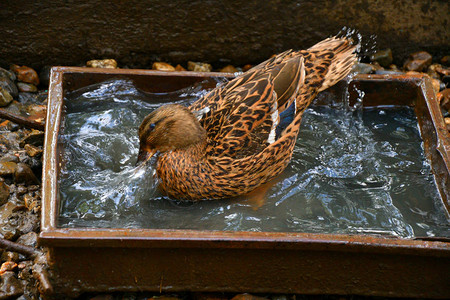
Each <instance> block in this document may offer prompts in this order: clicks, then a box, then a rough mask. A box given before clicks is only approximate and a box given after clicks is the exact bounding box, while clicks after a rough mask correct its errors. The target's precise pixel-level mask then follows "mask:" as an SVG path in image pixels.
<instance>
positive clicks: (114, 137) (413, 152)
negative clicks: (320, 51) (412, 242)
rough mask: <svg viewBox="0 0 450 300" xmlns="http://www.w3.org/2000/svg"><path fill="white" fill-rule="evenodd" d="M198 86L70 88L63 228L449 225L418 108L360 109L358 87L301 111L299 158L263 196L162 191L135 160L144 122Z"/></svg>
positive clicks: (187, 98) (390, 231)
mask: <svg viewBox="0 0 450 300" xmlns="http://www.w3.org/2000/svg"><path fill="white" fill-rule="evenodd" d="M203 93H205V91H202V90H201V88H199V87H198V86H196V87H192V88H189V89H185V90H182V91H178V92H174V93H169V94H146V93H142V92H140V91H138V90H137V89H136V88H135V87H134V86H133V84H132V83H131V82H129V81H116V82H106V83H103V84H100V85H96V86H92V87H89V88H86V89H83V90H81V91H76V92H74V93H73V94H72V95H68V99H67V116H66V119H65V121H64V131H63V132H64V135H63V136H62V138H61V142H62V144H63V150H64V151H63V162H64V165H63V168H62V172H61V173H62V175H61V187H60V190H61V213H60V220H59V221H60V226H62V227H80V226H81V227H121V228H127V227H134V228H159V229H198V230H235V231H278V232H317V233H364V234H382V235H389V236H398V237H405V238H411V237H415V236H449V235H450V234H449V232H448V220H447V219H446V217H445V213H444V209H443V205H442V202H441V200H440V198H439V195H438V192H437V188H436V186H435V183H434V179H433V176H432V174H431V170H430V166H429V165H428V163H427V161H426V159H425V157H424V153H423V149H422V146H421V139H420V135H419V132H418V128H417V121H416V119H415V116H414V112H413V111H412V110H411V109H409V108H402V109H395V110H394V109H392V110H391V109H389V110H388V109H378V110H362V109H361V101H362V99H363V97H364V93H363V92H360V93H359V95H360V98H361V99H359V101H357V102H356V104H355V106H354V107H351V108H348V107H347V106H346V105H342V106H341V107H340V108H327V107H311V108H309V109H308V110H307V111H306V112H305V114H304V117H303V121H302V127H301V130H300V135H299V139H298V141H297V145H296V148H295V151H294V154H293V158H292V161H291V163H290V164H289V165H288V167H287V168H286V170H285V172H283V173H282V174H281V175H280V176H279V177H277V178H276V179H275V180H273V181H272V182H271V183H270V184H268V185H266V187H265V188H266V191H265V193H264V195H263V197H259V198H258V197H254V198H252V197H247V196H242V197H239V198H236V199H226V200H220V201H202V202H197V203H186V202H178V201H174V200H170V199H168V198H166V197H164V196H163V195H161V194H159V193H158V191H157V189H156V185H157V181H155V178H154V176H153V175H154V169H153V167H152V165H151V164H149V165H146V166H141V167H138V168H136V167H134V163H135V161H136V157H137V152H138V146H139V141H138V137H137V128H138V126H139V124H140V122H141V121H142V119H143V118H144V117H145V116H146V115H147V114H148V113H149V112H151V111H152V110H153V109H155V108H156V107H158V106H159V105H161V104H162V102H164V103H173V102H178V103H182V104H186V105H187V104H189V103H190V102H192V101H194V100H195V99H197V98H198V97H200V96H201V95H202V94H203ZM344 102H345V101H344ZM262 199H263V200H264V201H261V200H262Z"/></svg>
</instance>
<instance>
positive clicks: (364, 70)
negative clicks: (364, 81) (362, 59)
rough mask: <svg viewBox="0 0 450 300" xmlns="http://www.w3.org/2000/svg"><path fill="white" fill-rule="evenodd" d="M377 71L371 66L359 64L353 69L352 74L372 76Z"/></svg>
mask: <svg viewBox="0 0 450 300" xmlns="http://www.w3.org/2000/svg"><path fill="white" fill-rule="evenodd" d="M374 71H375V68H374V67H373V66H372V65H371V64H365V63H357V64H355V65H354V66H353V68H352V71H351V72H352V73H358V74H371V73H373V72H374Z"/></svg>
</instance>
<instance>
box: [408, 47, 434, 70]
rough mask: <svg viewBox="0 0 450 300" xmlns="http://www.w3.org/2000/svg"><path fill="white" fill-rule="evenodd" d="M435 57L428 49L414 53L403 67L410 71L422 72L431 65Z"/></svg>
mask: <svg viewBox="0 0 450 300" xmlns="http://www.w3.org/2000/svg"><path fill="white" fill-rule="evenodd" d="M432 59H433V57H432V56H431V54H430V53H428V52H426V51H420V52H415V53H412V54H411V55H410V56H409V58H408V59H407V60H406V61H405V64H404V65H403V68H404V69H406V70H408V71H416V72H422V71H423V70H425V69H426V68H427V67H428V66H429V65H431V61H432Z"/></svg>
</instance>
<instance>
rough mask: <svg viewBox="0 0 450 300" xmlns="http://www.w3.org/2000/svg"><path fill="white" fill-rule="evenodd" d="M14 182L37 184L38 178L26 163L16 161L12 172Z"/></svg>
mask: <svg viewBox="0 0 450 300" xmlns="http://www.w3.org/2000/svg"><path fill="white" fill-rule="evenodd" d="M14 181H15V183H25V184H37V183H39V180H38V179H37V177H36V175H34V173H33V171H32V170H31V169H30V167H29V166H28V165H27V164H24V163H18V164H17V167H16V170H15V172H14Z"/></svg>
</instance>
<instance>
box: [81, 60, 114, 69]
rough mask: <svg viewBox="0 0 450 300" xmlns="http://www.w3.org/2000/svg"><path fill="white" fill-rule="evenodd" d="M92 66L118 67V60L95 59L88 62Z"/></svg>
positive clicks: (87, 64) (88, 65)
mask: <svg viewBox="0 0 450 300" xmlns="http://www.w3.org/2000/svg"><path fill="white" fill-rule="evenodd" d="M86 66H87V67H90V68H103V69H117V62H116V61H115V60H114V59H93V60H90V61H88V62H87V63H86Z"/></svg>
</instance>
